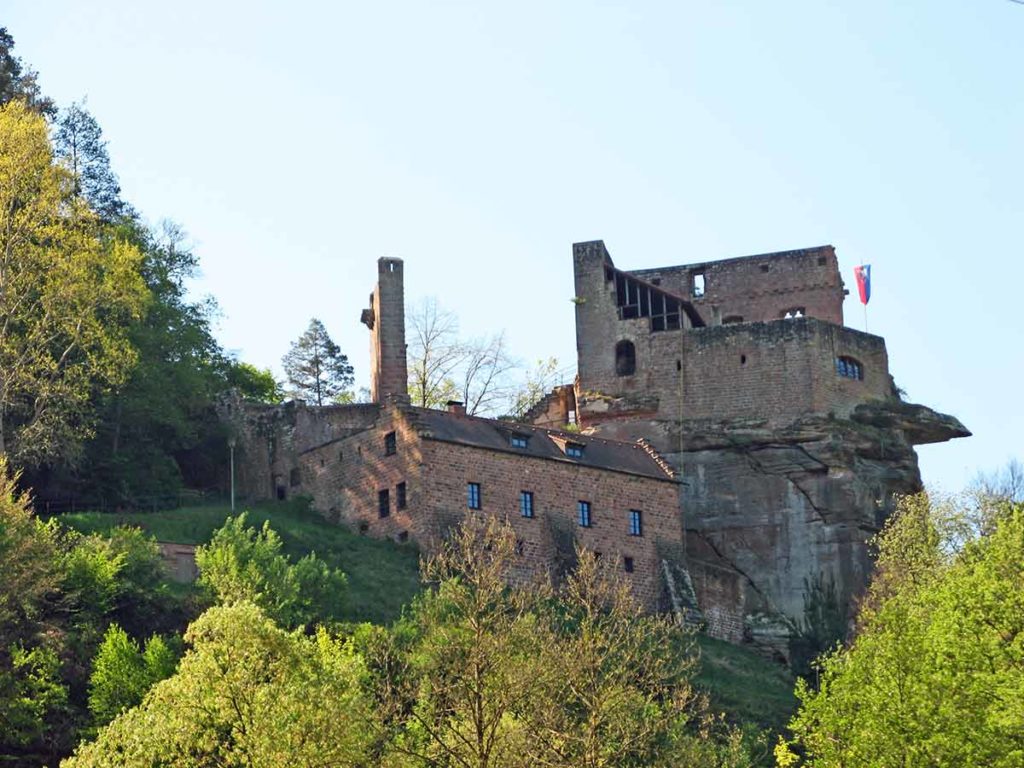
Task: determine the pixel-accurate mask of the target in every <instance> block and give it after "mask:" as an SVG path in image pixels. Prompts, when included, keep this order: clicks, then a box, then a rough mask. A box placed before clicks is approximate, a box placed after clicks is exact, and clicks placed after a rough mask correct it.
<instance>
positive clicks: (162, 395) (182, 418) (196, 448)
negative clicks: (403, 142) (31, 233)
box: [66, 219, 274, 506]
mask: <svg viewBox="0 0 1024 768" xmlns="http://www.w3.org/2000/svg"><path fill="white" fill-rule="evenodd" d="M117 231H118V232H119V233H122V234H123V236H124V237H125V238H127V239H129V240H131V241H132V242H134V243H135V244H136V245H137V247H138V248H139V249H140V250H141V252H142V254H143V260H142V264H141V272H142V276H143V279H144V281H145V284H146V288H147V291H148V294H149V300H148V301H147V305H146V311H145V313H144V315H143V317H141V318H140V319H138V320H137V321H134V322H132V323H131V324H130V325H129V326H128V328H127V329H126V332H127V334H128V338H129V339H130V341H131V344H132V346H133V348H134V349H135V350H136V351H137V355H138V364H137V365H136V366H135V367H134V368H133V370H132V372H131V375H130V376H129V377H128V380H127V381H126V382H125V383H124V384H123V385H122V386H121V387H119V388H117V390H115V391H112V392H109V393H107V394H106V395H104V396H102V397H101V398H100V400H99V405H98V411H99V421H98V424H97V428H96V437H95V438H94V439H93V440H91V441H90V442H89V443H88V445H87V446H86V450H85V457H84V459H83V461H82V462H81V464H80V466H79V467H77V468H75V469H74V470H73V471H71V472H70V474H71V477H70V478H68V480H67V482H66V484H68V485H71V486H72V487H76V488H78V489H80V490H79V493H80V495H83V496H86V497H88V498H95V499H97V500H98V501H105V502H107V503H108V504H120V505H125V506H135V505H142V504H146V503H147V502H150V501H151V500H152V499H153V497H158V499H160V500H162V501H158V502H157V503H165V504H166V503H168V502H169V501H171V500H174V499H176V497H177V494H178V492H179V491H180V489H181V487H182V486H183V485H188V486H190V487H194V488H210V487H219V486H221V485H222V483H223V481H224V479H225V478H226V477H227V448H226V437H227V436H226V434H225V432H224V429H223V427H222V426H221V424H220V422H219V420H218V419H217V416H216V413H215V403H216V400H217V397H218V395H219V394H220V393H221V392H223V391H225V390H227V389H230V388H232V387H234V388H237V389H238V390H239V392H240V393H241V394H242V396H243V397H248V398H253V399H267V398H273V397H274V394H273V390H274V382H273V379H272V377H270V376H269V375H263V374H261V373H260V372H257V371H255V369H252V367H251V366H249V367H248V368H247V367H246V365H245V364H244V363H239V362H237V361H234V360H232V359H230V358H228V357H227V356H226V355H225V354H224V353H223V350H222V349H221V347H220V345H219V344H218V343H217V341H216V339H215V338H214V336H213V332H212V329H211V327H210V323H211V318H212V317H213V316H214V314H215V311H216V307H215V305H214V304H213V303H212V302H211V301H209V300H203V301H192V300H190V299H189V297H188V289H187V282H188V280H189V279H190V278H191V277H192V276H193V275H194V274H195V270H196V269H197V266H198V261H197V259H196V257H195V255H194V254H193V253H192V251H191V250H190V249H189V248H188V247H187V244H186V242H185V235H184V234H183V233H182V232H181V230H180V229H179V228H178V227H176V226H175V225H173V224H170V223H164V224H163V225H162V227H161V229H160V230H159V231H158V232H153V231H150V230H148V229H146V228H144V227H142V226H141V225H139V224H138V223H137V222H135V221H134V220H131V219H127V220H125V219H123V220H121V221H120V222H119V223H118V225H117Z"/></svg>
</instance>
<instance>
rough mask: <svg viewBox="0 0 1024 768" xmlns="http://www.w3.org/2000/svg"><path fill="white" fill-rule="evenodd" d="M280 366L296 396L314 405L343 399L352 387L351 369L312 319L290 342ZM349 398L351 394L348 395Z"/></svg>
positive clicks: (338, 349)
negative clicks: (294, 339)
mask: <svg viewBox="0 0 1024 768" xmlns="http://www.w3.org/2000/svg"><path fill="white" fill-rule="evenodd" d="M281 364H282V365H283V366H284V372H285V374H286V375H287V376H288V383H289V384H290V385H291V386H292V393H293V395H294V396H295V397H299V398H302V399H306V400H310V401H312V402H314V403H316V404H317V405H323V404H324V403H325V402H326V403H329V402H331V401H332V400H334V399H336V398H339V397H341V398H343V397H344V395H345V394H346V393H349V387H351V386H352V382H353V377H352V366H351V365H349V362H348V357H346V356H345V355H343V354H342V353H341V348H340V347H339V346H338V345H337V344H335V343H334V341H332V340H331V337H330V336H329V335H328V334H327V329H326V328H324V324H323V323H321V322H320V321H319V320H317V319H316V318H315V317H314V318H313V319H312V320H310V321H309V327H308V328H307V329H306V331H305V333H303V334H302V335H301V336H300V337H299V339H298V341H295V342H293V343H292V346H291V349H289V350H288V354H286V355H285V356H284V357H283V358H281ZM349 397H351V394H350V393H349Z"/></svg>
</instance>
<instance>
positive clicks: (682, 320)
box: [573, 241, 970, 644]
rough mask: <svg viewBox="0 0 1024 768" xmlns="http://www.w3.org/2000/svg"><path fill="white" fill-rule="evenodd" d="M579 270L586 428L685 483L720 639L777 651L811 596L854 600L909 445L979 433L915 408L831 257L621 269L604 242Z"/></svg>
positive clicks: (906, 473) (911, 484) (803, 252)
mask: <svg viewBox="0 0 1024 768" xmlns="http://www.w3.org/2000/svg"><path fill="white" fill-rule="evenodd" d="M573 263H574V273H575V293H576V298H575V304H576V340H577V350H578V355H579V375H578V378H577V380H576V385H575V409H576V410H575V416H576V418H577V422H578V424H579V425H580V426H581V427H582V428H583V429H584V431H585V432H588V433H590V434H597V435H601V436H603V437H609V438H613V439H619V440H634V439H637V438H640V437H643V438H645V439H647V440H649V441H650V443H651V444H652V445H653V446H654V447H655V448H656V449H657V450H658V451H659V452H660V453H661V454H662V455H663V456H665V458H666V459H668V460H669V461H671V462H672V463H673V464H674V465H675V467H676V468H677V470H678V471H680V472H681V475H682V478H683V493H682V498H681V507H682V510H684V511H685V515H684V521H685V528H686V531H687V539H686V549H687V553H686V554H687V558H686V559H687V568H688V569H689V575H690V577H691V578H692V581H693V585H694V588H695V591H696V595H697V599H698V603H699V605H700V607H701V609H702V610H703V611H704V614H705V616H706V617H707V619H708V628H709V631H710V632H711V633H712V634H714V635H717V636H719V637H722V638H724V639H728V640H732V641H740V640H744V639H746V640H754V641H755V642H761V643H765V644H771V643H773V642H775V641H776V640H777V641H778V642H783V638H784V636H785V635H786V634H787V632H788V631H789V630H790V629H792V627H794V626H798V624H799V622H800V621H801V620H802V619H803V618H804V616H803V613H804V604H805V600H806V599H808V590H809V589H811V588H812V587H814V585H819V586H822V585H823V586H825V587H831V586H834V587H835V590H836V592H837V593H838V595H839V597H840V599H841V600H842V601H843V602H844V603H845V604H847V605H849V604H850V601H852V600H854V599H855V598H856V596H857V595H858V594H859V593H860V592H861V590H863V588H864V585H865V584H866V583H867V580H868V577H869V574H870V571H871V567H872V563H871V557H870V551H869V547H868V540H869V539H870V537H871V536H872V535H873V534H874V533H875V532H877V531H878V530H879V527H880V526H881V524H882V523H883V522H884V520H885V518H886V517H887V516H888V515H889V514H890V513H891V511H892V509H893V498H894V496H895V495H897V494H901V493H913V492H916V491H919V490H921V487H922V486H921V476H920V474H919V472H918V468H917V456H916V454H915V453H914V450H913V447H914V445H920V444H922V443H933V442H941V441H944V440H949V439H951V438H956V437H963V436H966V435H969V434H970V433H969V432H968V431H967V430H966V429H965V428H964V427H963V425H962V424H960V422H958V421H957V420H956V419H955V418H953V417H951V416H946V415H944V414H939V413H935V412H934V411H932V410H930V409H928V408H926V407H924V406H921V405H915V404H912V403H907V402H904V401H903V400H902V397H901V393H900V391H899V389H898V388H897V387H896V386H895V384H894V382H893V380H892V377H891V376H890V374H889V360H888V355H887V352H886V347H885V340H884V339H882V338H881V337H879V336H876V335H872V334H868V333H862V332H860V331H857V330H854V329H853V328H848V327H846V326H844V325H843V310H842V305H843V299H844V296H845V293H846V291H845V289H844V287H843V282H842V278H841V277H840V274H839V268H838V263H837V260H836V256H835V250H834V249H833V248H832V246H828V245H825V246H819V247H816V248H806V249H800V250H795V251H786V252H781V253H766V254H759V255H755V256H747V257H741V258H736V259H727V260H723V261H714V262H698V263H691V264H683V265H678V266H669V267H658V268H653V269H641V270H629V271H626V270H622V269H619V268H617V267H616V266H615V264H614V263H613V261H612V258H611V256H610V254H609V253H608V251H607V249H606V248H605V245H604V243H603V242H601V241H594V242H586V243H576V244H575V245H574V247H573ZM780 622H781V623H780ZM773 638H775V639H773Z"/></svg>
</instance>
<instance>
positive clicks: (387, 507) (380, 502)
mask: <svg viewBox="0 0 1024 768" xmlns="http://www.w3.org/2000/svg"><path fill="white" fill-rule="evenodd" d="M377 514H378V515H380V516H381V517H388V516H389V515H390V514H391V492H390V491H389V490H388V489H387V488H384V489H383V490H380V491H377Z"/></svg>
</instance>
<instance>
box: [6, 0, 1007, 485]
mask: <svg viewBox="0 0 1024 768" xmlns="http://www.w3.org/2000/svg"><path fill="white" fill-rule="evenodd" d="M0 8H2V12H0V26H6V27H7V28H8V30H9V32H10V33H11V34H12V35H13V36H14V39H15V41H16V49H15V50H16V53H17V54H18V55H19V56H21V57H22V58H23V59H24V60H25V61H26V62H27V63H28V64H29V65H31V66H32V67H33V68H35V69H36V70H38V71H39V75H40V78H39V80H40V84H41V86H42V89H43V91H44V92H45V93H46V94H47V95H49V96H51V97H52V98H54V99H55V100H56V101H57V102H58V103H59V104H60V105H67V104H68V103H70V102H72V101H75V100H80V99H82V98H85V97H87V98H88V102H87V107H88V109H89V110H90V111H91V112H92V113H93V114H94V115H95V116H96V118H97V120H98V121H99V123H100V125H101V126H102V128H103V130H104V134H105V137H106V138H107V140H108V141H109V151H110V155H111V159H112V162H113V166H114V169H115V170H116V171H117V173H118V174H119V177H120V180H121V186H122V188H123V192H124V197H125V199H127V200H128V201H130V202H131V203H133V204H134V205H135V206H136V207H137V208H138V209H139V210H140V211H141V212H142V213H143V214H144V216H146V217H147V218H148V219H149V220H151V221H158V220H160V219H162V218H169V219H172V220H174V221H176V222H178V223H180V224H181V225H182V227H183V228H184V229H185V230H186V231H187V232H188V233H189V234H190V237H191V242H192V243H193V245H194V249H195V251H196V253H197V254H198V255H199V257H200V259H201V263H202V275H201V277H200V278H199V279H198V280H197V281H196V282H195V284H194V285H193V290H194V291H195V292H196V293H197V294H211V295H213V296H214V297H216V299H217V301H218V302H219V304H220V307H221V310H222V312H223V316H222V318H221V319H220V321H219V324H218V330H217V335H218V338H219V339H220V341H221V342H222V343H223V344H224V346H225V347H226V348H228V349H229V350H233V351H235V352H237V353H238V355H239V356H240V358H241V359H243V360H246V361H249V362H252V363H254V364H256V365H259V366H261V367H271V368H272V369H274V370H275V371H276V372H277V373H278V374H279V375H280V358H281V355H282V354H284V352H285V351H287V348H288V345H289V343H290V342H291V341H292V340H293V339H294V338H296V337H297V336H298V335H299V334H300V333H301V332H302V330H303V329H304V328H305V326H306V325H307V323H308V321H309V318H310V317H311V316H314V315H316V316H318V317H320V318H321V319H322V320H323V321H324V322H325V324H326V325H327V328H328V330H329V331H330V333H331V334H332V336H333V337H334V338H335V340H336V341H338V343H339V344H341V346H342V348H343V349H344V350H345V351H346V352H347V353H348V354H349V356H350V358H351V359H352V361H353V363H354V364H355V366H356V369H357V370H356V373H357V383H365V382H366V380H367V377H368V373H367V367H366V366H367V344H368V339H367V333H366V329H365V328H364V327H363V326H361V325H359V314H360V310H361V309H362V308H363V307H364V306H365V305H366V302H367V296H368V294H369V292H370V290H371V288H372V285H373V282H374V279H375V271H376V259H377V258H378V257H379V256H397V257H401V258H403V259H404V260H405V272H406V291H407V299H408V301H409V302H414V301H416V299H417V298H418V297H424V296H436V297H438V298H439V300H440V301H441V302H442V303H443V304H444V305H445V306H446V307H448V308H449V309H451V310H453V311H454V312H455V313H456V314H457V315H458V316H459V317H460V319H461V322H462V326H463V329H464V332H465V333H466V334H467V335H485V334H490V333H494V332H498V331H501V330H505V331H506V332H507V334H508V337H509V340H510V342H511V345H512V349H513V352H514V353H515V354H516V355H517V356H518V357H519V358H521V359H523V360H524V361H527V362H528V361H533V360H536V359H539V358H542V357H545V358H546V357H549V356H555V357H557V358H558V359H559V360H560V362H561V364H562V365H563V366H565V367H572V366H574V365H575V336H574V326H573V305H572V304H571V303H570V299H571V298H572V295H573V286H572V260H571V244H572V243H573V242H575V241H581V240H591V239H603V240H604V241H605V242H606V244H607V245H608V248H609V250H610V251H611V254H612V257H613V258H614V260H615V263H616V265H617V266H619V267H621V268H623V269H638V268H643V267H653V266H664V265H669V264H681V263H688V262H696V261H710V260H714V259H719V258H728V257H733V256H741V255H747V254H754V253H765V252H771V251H778V250H788V249H794V248H803V247H808V246H814V245H819V244H823V243H831V244H833V245H834V246H835V247H836V250H837V253H838V254H839V258H840V265H841V268H842V272H843V278H844V280H845V281H846V283H847V287H848V288H850V290H851V296H850V297H849V298H848V299H847V303H846V322H847V324H848V325H850V326H852V327H854V328H859V329H863V323H864V320H863V315H862V311H861V306H860V304H859V303H858V302H857V300H856V289H855V286H854V282H853V274H852V270H853V266H854V265H856V264H858V263H861V262H862V261H863V262H868V263H871V264H872V265H873V278H874V286H873V296H872V301H871V304H870V306H869V323H870V328H869V330H870V331H871V332H872V333H878V334H881V335H883V336H885V338H886V340H887V344H888V350H889V359H890V369H891V372H892V374H893V376H894V377H895V380H896V382H897V384H898V385H899V386H901V387H903V388H904V389H905V390H906V391H907V393H908V396H909V399H911V400H912V401H915V402H920V403H924V404H926V405H929V406H932V407H934V408H936V409H937V410H940V411H944V412H948V413H952V414H955V415H956V416H958V417H959V418H960V419H961V420H962V421H963V422H964V424H965V425H967V427H968V428H969V429H971V430H972V431H973V432H974V437H971V438H968V439H966V440H958V441H954V442H952V443H946V444H941V445H937V446H923V447H922V448H919V449H918V450H919V454H920V457H921V466H922V472H923V475H924V479H925V482H926V483H927V484H929V486H931V487H933V488H943V489H946V490H957V489H959V488H960V487H962V486H963V485H964V484H965V483H966V482H967V481H969V480H970V479H971V478H972V477H973V476H974V474H975V472H976V471H977V470H979V469H984V470H989V469H995V468H997V467H999V466H1001V465H1003V464H1005V462H1006V461H1007V459H1008V458H1010V457H1011V456H1024V450H1022V449H1021V437H1020V436H1021V435H1022V434H1024V409H1022V408H1021V406H1020V403H1019V400H1018V397H1019V390H1020V387H1021V382H1022V381H1024V376H1022V374H1024V363H1022V361H1021V356H1022V352H1021V344H1020V337H1021V335H1022V333H1021V332H1022V330H1024V322H1022V320H1021V305H1022V297H1021V286H1022V282H1024V262H1022V258H1021V257H1022V253H1021V251H1022V245H1021V235H1022V229H1024V151H1022V146H1024V98H1022V97H1024V6H1021V5H1018V4H1015V3H1012V2H1009V0H907V2H901V3H893V2H886V1H883V0H865V2H859V3H849V2H840V1H839V0H818V1H817V2H810V1H809V0H808V1H804V0H794V1H793V2H782V3H764V2H756V1H755V0H726V1H723V2H718V3H697V2H692V0H689V1H686V2H675V3H668V2H665V3H640V2H634V3H628V4H627V3H610V2H600V3H583V2H548V3H540V2H518V3H515V4H506V5H505V6H504V7H502V6H499V5H498V4H492V3H479V4H472V3H449V2H443V3H429V4H428V3H411V2H408V3H390V2H375V3H348V2H336V3H328V2H293V3H270V2H245V3H242V2H214V1H213V0H207V1H206V2H198V1H196V0H176V2H174V3H167V2H145V1H142V2H140V1H139V0H133V1H129V0H106V1H105V2H98V0H97V1H94V2H83V1H82V0H78V2H72V1H71V0H48V1H47V2H45V3H44V2H39V0H3V3H2V5H0Z"/></svg>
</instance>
